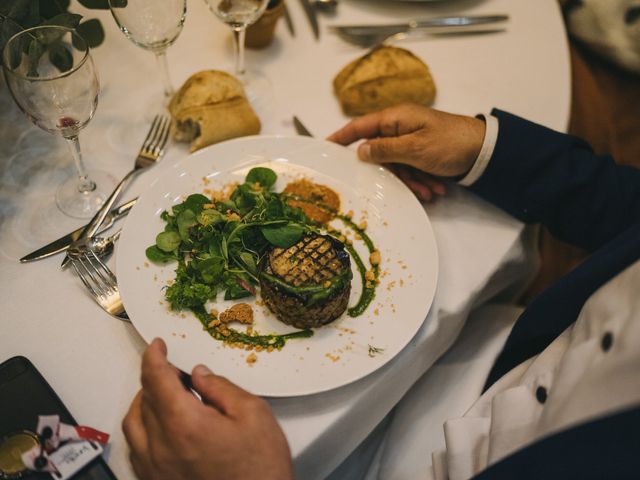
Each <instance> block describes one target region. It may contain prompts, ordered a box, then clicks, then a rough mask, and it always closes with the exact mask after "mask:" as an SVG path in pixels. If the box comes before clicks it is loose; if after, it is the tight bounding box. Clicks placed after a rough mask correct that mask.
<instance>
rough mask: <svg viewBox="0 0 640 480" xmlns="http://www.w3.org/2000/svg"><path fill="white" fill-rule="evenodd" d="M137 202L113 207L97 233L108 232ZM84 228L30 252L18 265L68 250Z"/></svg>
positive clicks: (135, 199)
mask: <svg viewBox="0 0 640 480" xmlns="http://www.w3.org/2000/svg"><path fill="white" fill-rule="evenodd" d="M137 200H138V199H137V198H134V199H133V200H130V201H128V202H127V203H123V204H122V205H120V206H119V207H115V208H114V209H112V210H111V211H110V212H109V213H108V214H107V217H106V218H105V220H104V222H103V223H102V225H101V227H100V230H99V231H98V233H102V232H104V231H105V230H108V229H109V228H111V226H112V225H113V223H114V222H115V221H116V220H119V219H121V218H122V217H124V216H125V215H127V214H128V213H129V210H131V207H133V206H134V205H135V203H136V201H137ZM85 227H86V225H84V226H82V227H80V228H78V229H76V230H74V231H73V232H71V233H68V234H66V235H64V236H62V237H60V238H59V239H57V240H55V241H53V242H51V243H49V244H47V245H45V246H44V247H42V248H39V249H37V250H36V251H34V252H31V253H30V254H28V255H25V256H24V257H22V258H21V259H20V263H27V262H33V261H36V260H42V259H43V258H47V257H50V256H52V255H56V254H58V253H61V252H64V251H66V250H67V248H69V245H71V243H72V242H74V241H75V240H77V239H78V237H79V236H80V234H81V233H82V231H83V230H84V229H85Z"/></svg>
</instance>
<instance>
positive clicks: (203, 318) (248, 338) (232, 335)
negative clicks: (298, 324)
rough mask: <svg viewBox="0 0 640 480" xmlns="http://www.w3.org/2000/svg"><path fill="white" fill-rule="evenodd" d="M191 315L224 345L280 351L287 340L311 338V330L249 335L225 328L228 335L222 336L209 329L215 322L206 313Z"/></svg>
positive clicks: (199, 311)
mask: <svg viewBox="0 0 640 480" xmlns="http://www.w3.org/2000/svg"><path fill="white" fill-rule="evenodd" d="M191 311H192V312H193V314H194V315H195V316H196V317H197V318H198V320H200V323H202V327H203V329H204V330H206V331H207V333H209V335H211V336H212V337H213V338H215V339H216V340H220V341H221V342H225V343H243V344H245V345H252V346H254V347H258V346H259V347H263V348H269V347H273V348H274V349H275V350H280V349H282V347H284V345H285V344H286V343H287V340H290V339H292V338H309V337H312V336H313V330H310V329H306V330H298V331H297V332H291V333H286V334H284V335H260V334H258V333H255V334H249V333H245V332H239V331H238V330H235V329H233V328H229V327H226V326H225V331H227V332H229V335H224V334H223V333H222V330H221V329H220V328H218V327H209V323H210V322H211V320H215V318H214V317H212V316H211V315H210V314H209V313H207V311H206V310H205V309H203V308H194V309H192V310H191Z"/></svg>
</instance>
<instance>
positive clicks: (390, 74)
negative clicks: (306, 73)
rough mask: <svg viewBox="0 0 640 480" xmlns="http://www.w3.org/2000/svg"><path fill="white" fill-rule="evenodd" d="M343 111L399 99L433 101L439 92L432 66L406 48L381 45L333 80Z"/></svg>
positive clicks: (355, 112) (387, 104)
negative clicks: (431, 69) (430, 68)
mask: <svg viewBox="0 0 640 480" xmlns="http://www.w3.org/2000/svg"><path fill="white" fill-rule="evenodd" d="M333 88H334V91H335V94H336V96H337V97H338V100H339V101H340V104H341V105H342V109H343V110H344V113H345V114H347V115H349V116H355V115H363V114H365V113H369V112H374V111H377V110H381V109H383V108H386V107H390V106H392V105H398V104H400V103H406V102H413V103H420V104H422V105H431V104H432V103H433V100H434V99H435V96H436V86H435V84H434V83H433V78H432V77H431V73H429V68H428V67H427V66H426V65H425V64H424V62H423V61H422V60H420V59H419V58H418V57H416V56H415V55H414V54H413V53H411V52H410V51H408V50H405V49H403V48H397V47H389V46H384V45H382V46H379V47H377V48H374V49H373V50H372V51H371V52H369V53H367V54H366V55H365V56H363V57H360V58H358V59H356V60H354V61H353V62H351V63H350V64H349V65H347V66H346V67H344V68H343V69H342V70H341V71H340V73H338V75H337V76H336V78H335V79H334V80H333Z"/></svg>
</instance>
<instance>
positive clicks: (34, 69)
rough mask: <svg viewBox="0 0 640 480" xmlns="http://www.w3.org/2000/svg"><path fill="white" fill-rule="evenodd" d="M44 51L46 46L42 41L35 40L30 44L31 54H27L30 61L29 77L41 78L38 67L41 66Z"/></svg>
mask: <svg viewBox="0 0 640 480" xmlns="http://www.w3.org/2000/svg"><path fill="white" fill-rule="evenodd" d="M44 51H45V50H44V46H43V45H42V43H40V41H38V40H37V39H35V38H34V39H33V40H31V43H30V44H29V52H28V53H27V55H28V60H29V66H28V69H27V75H29V76H30V77H39V76H40V74H39V73H38V65H39V64H40V58H41V57H42V55H43V54H44Z"/></svg>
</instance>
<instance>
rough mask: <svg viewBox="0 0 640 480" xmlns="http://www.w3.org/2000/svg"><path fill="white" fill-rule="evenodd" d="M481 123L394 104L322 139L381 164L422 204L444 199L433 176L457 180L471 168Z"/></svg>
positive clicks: (441, 186) (481, 133)
mask: <svg viewBox="0 0 640 480" xmlns="http://www.w3.org/2000/svg"><path fill="white" fill-rule="evenodd" d="M484 131H485V126H484V122H483V121H482V120H480V119H477V118H472V117H466V116H462V115H454V114H451V113H446V112H441V111H438V110H434V109H432V108H427V107H422V106H419V105H411V104H406V105H400V106H397V107H391V108H387V109H385V110H381V111H380V112H375V113H370V114H368V115H363V116H362V117H358V118H356V119H354V120H352V121H351V122H349V123H348V124H347V125H346V126H344V127H343V128H341V129H340V130H338V131H337V132H335V133H333V134H332V135H330V136H329V137H328V140H331V141H333V142H336V143H339V144H341V145H350V144H351V143H353V142H355V141H357V140H362V139H366V141H365V142H363V143H362V144H361V145H360V146H359V147H358V156H359V157H360V159H361V160H363V161H365V162H371V163H377V164H385V165H386V166H388V167H390V168H391V169H392V170H393V171H394V172H395V173H396V174H397V175H398V176H399V177H400V179H401V180H402V181H404V182H405V183H406V184H407V186H408V187H409V188H410V189H411V190H412V191H413V193H415V195H416V196H417V197H418V198H419V199H420V200H422V201H429V200H431V199H432V198H433V196H434V194H435V195H444V194H445V186H444V183H443V182H442V180H441V179H439V178H438V177H459V176H462V175H464V174H466V173H467V172H468V171H469V170H470V169H471V167H472V166H473V164H474V162H475V160H476V158H477V157H478V154H479V153H480V149H481V148H482V142H483V140H484Z"/></svg>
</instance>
